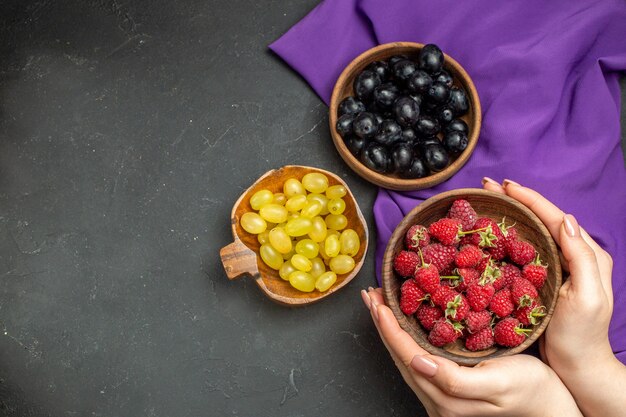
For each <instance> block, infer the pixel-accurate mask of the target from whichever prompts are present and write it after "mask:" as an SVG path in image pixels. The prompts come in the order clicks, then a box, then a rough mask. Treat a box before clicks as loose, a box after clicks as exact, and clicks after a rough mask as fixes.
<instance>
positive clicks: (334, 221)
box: [324, 214, 348, 230]
mask: <svg viewBox="0 0 626 417" xmlns="http://www.w3.org/2000/svg"><path fill="white" fill-rule="evenodd" d="M324 221H325V222H326V226H328V228H330V229H333V230H342V229H345V228H346V226H347V225H348V218H347V217H346V216H344V215H343V214H329V215H328V216H326V217H324Z"/></svg>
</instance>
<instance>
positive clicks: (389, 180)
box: [328, 42, 482, 191]
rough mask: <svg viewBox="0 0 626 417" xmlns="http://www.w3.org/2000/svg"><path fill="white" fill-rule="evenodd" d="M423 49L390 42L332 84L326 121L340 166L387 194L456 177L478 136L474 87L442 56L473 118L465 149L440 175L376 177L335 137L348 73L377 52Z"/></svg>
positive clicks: (364, 55) (478, 114) (478, 111)
mask: <svg viewBox="0 0 626 417" xmlns="http://www.w3.org/2000/svg"><path fill="white" fill-rule="evenodd" d="M424 45H425V44H422V43H417V42H390V43H385V44H381V45H378V46H375V47H373V48H370V49H368V50H366V51H364V52H363V53H361V54H360V55H359V56H357V57H356V58H354V59H353V60H352V61H351V62H350V63H349V64H348V65H347V66H346V67H345V68H344V70H343V71H342V72H341V75H339V78H338V79H337V81H336V82H335V86H334V87H333V91H332V95H331V99H330V105H329V117H328V121H329V126H330V133H331V137H332V139H333V143H334V144H335V147H336V148H337V152H338V153H339V155H341V157H342V158H343V160H344V162H346V164H348V166H349V167H350V168H351V169H352V170H353V171H355V172H356V173H357V174H358V175H360V176H361V177H362V178H364V179H365V180H367V181H369V182H371V183H374V184H376V185H378V186H381V187H384V188H388V189H391V190H398V191H408V190H421V189H424V188H429V187H432V186H434V185H437V184H439V183H441V182H443V181H445V180H447V179H448V178H450V177H451V176H453V175H454V174H456V173H457V172H458V171H459V169H461V167H463V165H465V164H466V163H467V161H468V160H469V158H470V156H471V155H472V153H473V152H474V149H475V147H476V144H477V143H478V137H479V135H480V128H481V124H482V110H481V107H480V98H479V96H478V91H477V90H476V86H475V85H474V82H473V80H472V78H471V77H470V76H469V74H468V73H467V71H465V69H464V68H463V67H462V66H461V64H459V63H458V62H457V61H456V60H455V59H454V58H452V57H451V56H449V55H448V54H446V53H445V52H444V57H445V59H444V62H445V64H446V65H449V66H450V67H452V68H453V69H454V71H455V72H457V73H458V74H459V77H458V81H459V82H460V83H461V84H463V87H464V89H465V90H466V92H467V93H468V96H469V99H470V103H471V106H472V108H473V109H474V117H473V119H472V130H471V133H470V135H469V136H468V142H469V143H468V146H467V148H466V149H465V150H464V151H463V152H462V153H461V154H460V155H459V156H458V157H457V158H456V159H455V160H454V161H453V162H452V163H451V164H450V165H448V166H447V167H446V168H445V169H444V170H443V171H439V172H437V173H435V174H432V175H429V176H427V177H423V178H416V179H405V178H399V177H391V176H388V175H384V174H380V173H378V172H376V171H374V170H371V169H369V168H367V167H366V166H365V165H363V164H362V163H361V161H359V160H358V159H357V158H356V157H355V156H354V155H352V153H351V152H350V151H349V150H348V148H347V147H346V145H345V143H344V141H343V139H342V138H341V136H339V134H338V133H337V132H336V130H335V125H336V123H337V108H338V106H339V94H340V91H341V90H343V86H344V85H345V84H346V82H347V79H348V77H349V74H350V73H352V72H353V71H354V69H355V68H356V67H358V66H360V65H362V61H364V60H368V63H369V62H373V61H374V60H373V59H371V57H372V56H375V55H376V54H378V53H380V52H386V51H388V50H393V49H409V50H418V51H419V50H421V49H422V48H423V47H424ZM402 52H404V51H398V53H402Z"/></svg>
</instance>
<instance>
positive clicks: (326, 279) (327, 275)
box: [315, 271, 337, 292]
mask: <svg viewBox="0 0 626 417" xmlns="http://www.w3.org/2000/svg"><path fill="white" fill-rule="evenodd" d="M335 281H337V274H335V273H334V272H333V271H328V272H324V273H323V274H322V275H320V276H319V277H317V279H316V280H315V288H317V289H318V291H321V292H324V291H327V290H328V289H329V288H330V287H331V286H332V285H333V284H334V283H335Z"/></svg>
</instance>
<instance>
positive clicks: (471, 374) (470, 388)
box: [411, 355, 503, 401]
mask: <svg viewBox="0 0 626 417" xmlns="http://www.w3.org/2000/svg"><path fill="white" fill-rule="evenodd" d="M411 367H412V368H413V369H415V370H416V371H417V372H419V373H421V374H422V375H424V376H426V377H427V378H428V379H429V381H430V382H431V383H432V384H434V385H435V386H436V387H438V388H439V389H441V390H442V391H443V392H444V393H446V394H448V395H450V396H452V397H457V398H465V399H477V400H483V401H490V400H493V399H495V398H497V397H498V396H500V395H502V394H503V386H502V383H501V378H498V377H497V375H495V373H494V368H493V367H490V366H489V365H488V364H487V365H484V366H477V367H474V368H468V367H465V366H459V365H457V364H456V363H454V362H452V361H451V360H448V359H445V358H442V357H439V356H435V355H425V356H416V357H414V358H413V360H412V361H411ZM501 371H502V370H501V369H500V372H501ZM496 373H497V372H496Z"/></svg>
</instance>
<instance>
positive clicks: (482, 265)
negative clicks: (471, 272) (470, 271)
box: [476, 254, 492, 274]
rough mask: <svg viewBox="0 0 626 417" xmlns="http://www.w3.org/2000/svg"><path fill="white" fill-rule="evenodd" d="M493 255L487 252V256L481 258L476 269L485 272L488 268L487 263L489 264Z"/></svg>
mask: <svg viewBox="0 0 626 417" xmlns="http://www.w3.org/2000/svg"><path fill="white" fill-rule="evenodd" d="M491 260H492V259H491V255H489V254H487V256H485V257H484V258H483V259H481V260H480V262H478V265H476V270H477V271H478V272H479V273H481V274H482V273H483V272H485V268H487V265H489V262H491Z"/></svg>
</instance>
